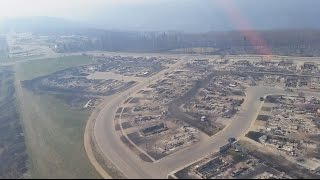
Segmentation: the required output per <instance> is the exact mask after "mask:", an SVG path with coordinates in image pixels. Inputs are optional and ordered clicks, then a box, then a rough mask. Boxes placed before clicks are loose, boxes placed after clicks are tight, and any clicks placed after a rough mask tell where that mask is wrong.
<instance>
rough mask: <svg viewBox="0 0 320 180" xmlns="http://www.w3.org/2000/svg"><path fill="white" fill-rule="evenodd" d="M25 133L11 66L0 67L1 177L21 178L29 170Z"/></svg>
mask: <svg viewBox="0 0 320 180" xmlns="http://www.w3.org/2000/svg"><path fill="white" fill-rule="evenodd" d="M26 160H27V153H26V146H25V142H24V135H23V130H22V126H21V123H20V118H19V114H18V112H17V107H16V94H15V89H14V77H13V71H12V68H11V67H0V162H1V163H0V178H1V179H2V178H21V177H23V176H25V173H26V172H27V167H26Z"/></svg>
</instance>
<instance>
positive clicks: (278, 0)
mask: <svg viewBox="0 0 320 180" xmlns="http://www.w3.org/2000/svg"><path fill="white" fill-rule="evenodd" d="M319 8H320V0H307V1H305V0H0V22H1V19H3V18H5V17H7V18H11V17H27V16H47V17H58V18H64V19H66V20H71V21H74V22H77V23H83V24H85V25H86V26H90V27H95V28H102V29H115V30H138V31H139V30H143V31H144V30H146V31H149V30H150V31H153V30H154V31H167V30H177V31H189V32H199V31H201V32H207V31H224V30H234V29H248V28H253V29H286V28H320V23H319V21H318V17H319V16H320V11H319Z"/></svg>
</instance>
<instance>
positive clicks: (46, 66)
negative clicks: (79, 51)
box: [19, 56, 91, 80]
mask: <svg viewBox="0 0 320 180" xmlns="http://www.w3.org/2000/svg"><path fill="white" fill-rule="evenodd" d="M90 62H91V59H90V58H89V57H86V56H66V57H60V58H55V59H40V60H34V61H30V62H28V63H22V64H21V65H20V66H21V67H22V66H23V68H20V69H19V71H20V74H22V75H23V76H22V79H21V80H30V79H33V78H35V77H39V76H44V75H48V74H51V73H53V72H56V71H59V70H62V69H66V68H68V67H72V66H76V65H81V64H87V63H90Z"/></svg>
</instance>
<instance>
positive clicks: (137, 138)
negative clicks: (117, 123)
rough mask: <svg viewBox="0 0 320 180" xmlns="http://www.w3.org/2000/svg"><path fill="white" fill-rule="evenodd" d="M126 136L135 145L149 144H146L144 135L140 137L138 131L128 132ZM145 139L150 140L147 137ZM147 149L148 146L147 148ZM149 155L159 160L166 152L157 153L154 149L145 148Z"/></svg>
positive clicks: (145, 145)
mask: <svg viewBox="0 0 320 180" xmlns="http://www.w3.org/2000/svg"><path fill="white" fill-rule="evenodd" d="M128 138H130V140H131V141H132V142H133V143H135V144H136V145H138V146H140V147H142V146H144V147H147V146H150V145H148V143H146V140H145V138H144V137H141V136H140V135H139V132H133V133H130V134H128ZM147 141H152V140H150V139H148V140H147ZM147 149H148V148H147ZM146 152H147V153H148V154H149V155H150V156H151V157H153V158H154V159H156V160H159V159H161V158H163V157H165V156H167V154H162V153H158V152H154V151H149V150H147V151H146ZM143 160H144V161H146V160H145V159H143ZM147 162H148V161H147Z"/></svg>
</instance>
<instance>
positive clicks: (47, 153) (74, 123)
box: [15, 56, 99, 178]
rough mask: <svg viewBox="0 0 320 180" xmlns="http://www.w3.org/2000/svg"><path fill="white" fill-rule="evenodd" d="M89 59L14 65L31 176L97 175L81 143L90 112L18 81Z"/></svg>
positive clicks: (83, 62) (73, 57) (72, 176)
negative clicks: (24, 87)
mask: <svg viewBox="0 0 320 180" xmlns="http://www.w3.org/2000/svg"><path fill="white" fill-rule="evenodd" d="M90 61H91V60H90V59H89V58H87V57H83V56H71V57H62V58H57V59H43V60H34V61H30V62H26V63H21V64H17V65H16V67H15V69H16V86H17V93H18V97H19V105H20V111H21V116H22V119H23V122H24V129H25V134H26V144H27V149H28V153H29V157H30V158H29V161H28V168H29V172H30V175H31V177H32V178H99V176H98V175H97V173H96V171H95V170H94V168H93V166H92V165H91V164H90V162H89V160H88V158H87V155H86V153H85V150H84V147H83V133H84V128H85V124H86V121H87V118H88V116H89V115H90V112H88V111H83V112H80V111H77V110H72V109H71V108H70V107H69V106H68V105H66V104H64V103H63V102H62V100H59V99H56V98H54V97H53V96H51V95H45V94H41V95H39V94H34V93H33V92H30V91H28V90H26V89H23V88H21V85H20V83H19V82H20V80H27V79H32V78H35V77H38V76H43V75H47V74H50V73H53V72H55V71H58V70H62V69H65V68H68V67H71V66H76V65H80V64H85V63H90Z"/></svg>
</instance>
